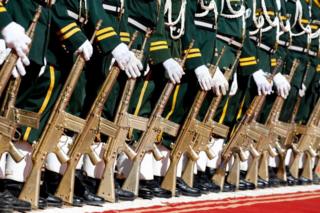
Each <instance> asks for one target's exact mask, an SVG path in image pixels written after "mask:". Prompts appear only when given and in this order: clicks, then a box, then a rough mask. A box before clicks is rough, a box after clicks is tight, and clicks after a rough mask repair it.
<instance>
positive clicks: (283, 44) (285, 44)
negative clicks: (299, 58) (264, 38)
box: [278, 40, 290, 47]
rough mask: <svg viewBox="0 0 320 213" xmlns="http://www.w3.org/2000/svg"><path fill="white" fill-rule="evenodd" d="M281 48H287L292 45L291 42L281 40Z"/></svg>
mask: <svg viewBox="0 0 320 213" xmlns="http://www.w3.org/2000/svg"><path fill="white" fill-rule="evenodd" d="M278 43H279V44H280V45H281V46H285V47H288V46H289V44H290V42H286V41H281V40H279V42H278Z"/></svg>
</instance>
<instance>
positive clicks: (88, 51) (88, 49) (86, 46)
mask: <svg viewBox="0 0 320 213" xmlns="http://www.w3.org/2000/svg"><path fill="white" fill-rule="evenodd" d="M92 53H93V47H92V45H91V43H90V41H88V40H86V41H85V42H83V44H81V46H80V47H79V48H78V49H77V50H76V52H75V54H78V55H79V54H82V55H83V57H84V59H85V60H86V61H89V60H90V58H91V56H92Z"/></svg>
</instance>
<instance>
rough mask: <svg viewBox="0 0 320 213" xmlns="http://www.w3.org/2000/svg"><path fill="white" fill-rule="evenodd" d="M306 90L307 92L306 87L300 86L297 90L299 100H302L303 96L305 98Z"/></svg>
mask: <svg viewBox="0 0 320 213" xmlns="http://www.w3.org/2000/svg"><path fill="white" fill-rule="evenodd" d="M306 90H307V87H306V85H304V84H302V86H301V89H299V96H300V97H301V98H302V97H303V96H305V94H306Z"/></svg>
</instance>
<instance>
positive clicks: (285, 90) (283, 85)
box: [273, 73, 291, 99]
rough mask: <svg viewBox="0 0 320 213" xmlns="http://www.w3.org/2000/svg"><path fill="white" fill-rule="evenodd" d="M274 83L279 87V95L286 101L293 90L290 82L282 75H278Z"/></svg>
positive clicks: (274, 78)
mask: <svg viewBox="0 0 320 213" xmlns="http://www.w3.org/2000/svg"><path fill="white" fill-rule="evenodd" d="M273 82H274V84H275V85H276V87H277V92H278V94H279V95H281V97H282V98H284V99H286V98H287V96H288V95H289V91H290V88H291V86H290V83H289V82H288V80H287V79H286V78H285V77H284V76H283V75H282V74H281V73H278V74H276V75H275V76H274V77H273Z"/></svg>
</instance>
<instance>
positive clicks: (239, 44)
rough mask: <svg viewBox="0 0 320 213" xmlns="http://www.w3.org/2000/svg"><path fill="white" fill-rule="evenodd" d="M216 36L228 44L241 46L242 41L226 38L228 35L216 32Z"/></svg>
mask: <svg viewBox="0 0 320 213" xmlns="http://www.w3.org/2000/svg"><path fill="white" fill-rule="evenodd" d="M216 37H217V38H218V39H220V40H223V41H225V42H227V43H228V44H232V45H234V46H236V47H239V48H242V43H240V42H238V41H235V40H234V39H231V38H228V37H226V36H223V35H220V34H217V35H216Z"/></svg>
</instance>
